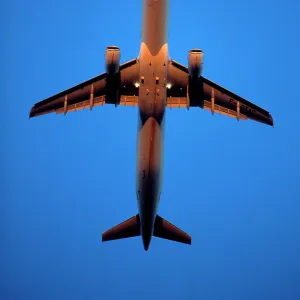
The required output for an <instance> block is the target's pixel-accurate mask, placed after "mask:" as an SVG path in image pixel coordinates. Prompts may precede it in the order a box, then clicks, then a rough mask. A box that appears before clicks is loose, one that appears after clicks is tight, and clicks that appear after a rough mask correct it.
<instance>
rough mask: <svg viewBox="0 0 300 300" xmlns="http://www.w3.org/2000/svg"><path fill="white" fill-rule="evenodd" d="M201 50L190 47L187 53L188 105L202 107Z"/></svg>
mask: <svg viewBox="0 0 300 300" xmlns="http://www.w3.org/2000/svg"><path fill="white" fill-rule="evenodd" d="M202 64H203V51H202V50H200V49H192V50H190V51H189V53H188V71H189V83H188V96H187V98H188V107H189V106H199V107H202V108H203V105H204V101H203V95H204V92H203V82H202V80H201V78H200V75H201V73H202Z"/></svg>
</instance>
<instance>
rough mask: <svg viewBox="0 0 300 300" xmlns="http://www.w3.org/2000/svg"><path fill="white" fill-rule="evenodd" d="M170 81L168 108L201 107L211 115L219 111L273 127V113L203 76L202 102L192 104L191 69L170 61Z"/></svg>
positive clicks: (239, 118)
mask: <svg viewBox="0 0 300 300" xmlns="http://www.w3.org/2000/svg"><path fill="white" fill-rule="evenodd" d="M168 79H169V81H170V83H171V85H172V88H171V89H170V90H168V99H167V105H168V107H170V108H172V107H174V108H175V107H186V108H188V109H189V108H190V107H201V108H204V109H206V110H210V111H211V112H212V114H214V113H215V112H218V113H220V114H223V115H227V116H230V117H234V118H236V119H238V120H247V119H252V120H254V121H258V122H261V123H264V124H267V125H271V126H273V125H274V123H273V118H272V116H271V114H270V113H269V112H268V111H266V110H264V109H262V108H261V107H259V106H257V105H255V104H253V103H251V102H249V101H247V100H246V99H244V98H242V97H240V96H238V95H236V94H234V93H232V92H230V91H228V90H226V89H225V88H223V87H221V86H219V85H217V84H216V83H214V82H212V81H210V80H208V79H207V78H205V77H203V76H200V82H201V84H202V91H203V99H198V100H196V101H193V102H192V103H191V102H190V101H189V97H188V82H189V73H188V68H187V67H185V66H183V65H181V64H179V63H178V62H176V61H174V60H171V61H170V64H169V69H168Z"/></svg>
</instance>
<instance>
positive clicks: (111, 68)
mask: <svg viewBox="0 0 300 300" xmlns="http://www.w3.org/2000/svg"><path fill="white" fill-rule="evenodd" d="M120 56H121V55H120V48H118V47H116V46H109V47H106V50H105V65H106V73H107V75H109V76H110V75H114V74H116V73H118V72H119V67H120Z"/></svg>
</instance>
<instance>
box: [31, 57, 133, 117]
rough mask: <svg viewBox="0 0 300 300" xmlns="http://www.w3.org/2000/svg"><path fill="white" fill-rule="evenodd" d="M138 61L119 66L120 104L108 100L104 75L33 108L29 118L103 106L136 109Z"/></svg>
mask: <svg viewBox="0 0 300 300" xmlns="http://www.w3.org/2000/svg"><path fill="white" fill-rule="evenodd" d="M138 72H139V67H138V61H137V60H136V59H133V60H131V61H128V62H126V63H124V64H122V65H120V73H119V74H118V76H120V78H118V82H119V95H120V97H119V100H118V101H115V100H111V99H112V98H111V99H109V98H108V97H107V86H106V79H107V74H106V73H103V74H101V75H98V76H96V77H94V78H92V79H90V80H87V81H85V82H83V83H80V84H78V85H76V86H74V87H72V88H70V89H67V90H65V91H63V92H61V93H59V94H56V95H54V96H51V97H49V98H47V99H45V100H43V101H40V102H38V103H36V104H34V106H33V107H32V109H31V111H30V113H29V117H30V118H31V117H35V116H39V115H43V114H48V113H52V112H56V113H57V114H60V113H64V114H66V113H68V112H72V111H76V110H81V109H85V108H90V109H91V110H92V108H93V107H94V106H99V105H104V104H114V105H128V106H136V105H137V103H138V89H137V88H136V87H135V86H134V83H135V82H136V81H137V80H138V74H139V73H138Z"/></svg>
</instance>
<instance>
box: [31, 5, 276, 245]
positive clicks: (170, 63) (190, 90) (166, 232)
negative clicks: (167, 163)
mask: <svg viewBox="0 0 300 300" xmlns="http://www.w3.org/2000/svg"><path fill="white" fill-rule="evenodd" d="M168 9H169V1H168V0H155V1H154V0H143V23H142V41H141V47H140V53H139V56H138V57H137V58H134V59H132V60H130V61H128V62H125V63H123V64H120V55H121V54H120V53H121V52H120V48H118V47H117V46H109V47H107V48H106V50H105V67H106V72H105V73H102V74H100V75H98V76H96V77H94V78H91V79H89V80H87V81H85V82H83V83H80V84H78V85H76V86H74V87H72V88H69V89H67V90H65V91H62V92H60V93H58V94H56V95H53V96H51V97H49V98H47V99H45V100H43V101H40V102H38V103H36V104H35V105H34V106H33V107H32V109H31V110H30V114H29V117H36V116H40V115H43V114H48V113H52V112H55V113H57V114H64V115H66V114H68V113H69V112H73V111H78V110H82V109H90V110H93V109H94V108H95V107H97V106H103V105H104V104H105V105H106V104H108V105H109V104H111V105H115V106H116V107H117V106H119V105H122V106H137V107H138V110H139V114H138V135H137V141H138V147H137V168H136V193H137V198H138V199H137V200H138V214H136V215H134V216H133V217H131V218H130V219H128V220H126V221H124V222H123V223H121V224H119V225H117V226H115V227H113V228H111V229H109V230H107V231H105V232H104V233H103V234H102V241H110V240H116V239H123V238H129V237H134V236H142V240H143V244H144V249H145V250H147V249H148V248H149V244H150V241H151V237H152V236H156V237H160V238H164V239H169V240H173V241H177V242H181V243H185V244H191V236H190V235H188V234H187V233H185V232H184V231H182V230H181V229H179V228H177V227H176V226H174V225H172V224H171V223H169V222H168V221H166V220H165V219H163V218H162V217H160V216H159V215H158V214H157V211H158V204H159V201H160V196H161V187H162V177H163V143H164V124H165V111H166V108H174V109H181V108H185V109H187V110H190V109H197V108H198V109H199V108H200V109H202V110H206V111H209V112H211V114H212V115H214V114H215V113H219V114H222V115H223V116H229V117H231V118H234V119H236V120H248V119H249V120H254V121H257V122H261V123H264V124H267V125H271V126H273V124H274V123H273V118H272V116H271V114H270V113H269V112H268V111H266V110H264V109H263V108H261V107H259V106H257V105H255V104H253V103H251V102H249V101H248V100H246V99H244V98H242V97H240V96H238V95H236V94H234V93H232V92H231V91H229V90H227V89H225V88H223V87H222V86H220V85H218V84H216V83H214V82H213V81H211V80H209V79H207V78H205V77H204V76H202V71H203V68H202V66H203V57H204V54H203V51H202V50H201V49H198V48H195V49H191V50H190V51H188V55H187V66H184V65H182V64H180V63H178V62H176V61H174V60H171V59H170V58H169V50H168V41H167V36H168ZM199 111H200V110H199Z"/></svg>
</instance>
